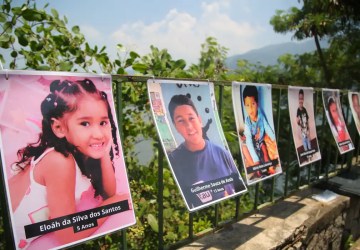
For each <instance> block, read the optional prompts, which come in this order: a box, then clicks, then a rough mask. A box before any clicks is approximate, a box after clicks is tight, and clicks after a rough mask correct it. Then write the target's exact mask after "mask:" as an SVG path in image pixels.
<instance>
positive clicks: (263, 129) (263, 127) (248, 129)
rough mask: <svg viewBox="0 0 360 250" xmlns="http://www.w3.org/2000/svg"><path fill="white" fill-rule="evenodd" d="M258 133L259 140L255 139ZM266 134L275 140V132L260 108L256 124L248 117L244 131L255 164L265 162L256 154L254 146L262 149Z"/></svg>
mask: <svg viewBox="0 0 360 250" xmlns="http://www.w3.org/2000/svg"><path fill="white" fill-rule="evenodd" d="M257 133H259V138H258V140H256V139H255V135H256V134H257ZM265 133H266V134H267V135H268V136H269V137H270V138H271V140H275V133H274V131H273V130H272V128H271V127H270V124H269V123H268V121H267V120H266V117H265V116H264V115H263V113H262V112H261V110H260V109H259V108H258V117H257V120H256V122H253V121H251V119H250V117H249V116H248V117H246V120H245V130H244V134H245V137H246V146H247V148H248V149H249V152H250V155H251V158H252V160H253V161H254V162H257V161H260V160H261V161H262V160H263V159H260V158H259V155H258V154H257V152H256V150H257V147H256V145H254V144H258V145H259V147H260V145H261V144H262V143H263V142H264V136H265Z"/></svg>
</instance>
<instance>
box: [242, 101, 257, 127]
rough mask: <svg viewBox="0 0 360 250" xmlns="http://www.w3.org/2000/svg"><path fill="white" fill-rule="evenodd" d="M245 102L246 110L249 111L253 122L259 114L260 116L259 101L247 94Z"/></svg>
mask: <svg viewBox="0 0 360 250" xmlns="http://www.w3.org/2000/svg"><path fill="white" fill-rule="evenodd" d="M244 104H245V109H246V112H247V114H248V115H249V117H250V120H251V121H253V122H255V121H257V116H258V112H257V109H258V104H257V102H256V101H255V98H254V97H253V96H247V97H245V100H244Z"/></svg>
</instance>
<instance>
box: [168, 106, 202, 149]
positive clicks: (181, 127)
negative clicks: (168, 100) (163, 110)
mask: <svg viewBox="0 0 360 250" xmlns="http://www.w3.org/2000/svg"><path fill="white" fill-rule="evenodd" d="M174 125H175V128H176V130H177V131H178V132H179V133H180V134H181V135H182V137H184V140H185V143H186V146H187V147H188V149H189V150H192V151H195V150H200V149H202V147H203V146H204V139H203V137H202V136H203V135H202V122H201V119H200V117H199V116H198V115H197V114H196V113H195V111H194V109H193V108H192V107H191V106H189V105H180V106H177V107H176V108H175V110H174Z"/></svg>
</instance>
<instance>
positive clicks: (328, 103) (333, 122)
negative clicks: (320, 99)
mask: <svg viewBox="0 0 360 250" xmlns="http://www.w3.org/2000/svg"><path fill="white" fill-rule="evenodd" d="M331 104H335V106H336V109H337V105H336V102H335V100H334V98H333V97H331V96H330V97H329V99H328V102H327V110H328V112H329V117H330V121H331V123H332V124H333V125H334V127H335V129H336V131H337V127H336V125H335V121H334V118H333V117H332V115H331V112H330V106H331ZM338 112H339V111H338Z"/></svg>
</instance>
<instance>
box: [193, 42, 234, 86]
mask: <svg viewBox="0 0 360 250" xmlns="http://www.w3.org/2000/svg"><path fill="white" fill-rule="evenodd" d="M227 51H228V49H227V48H225V47H223V46H221V45H220V44H219V43H218V42H217V40H216V38H214V37H208V38H206V41H205V43H203V44H201V52H200V59H199V63H198V64H192V65H191V66H190V68H189V71H190V73H191V75H192V77H194V78H201V79H213V80H219V79H225V78H226V71H227V70H226V67H225V59H226V57H227Z"/></svg>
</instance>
